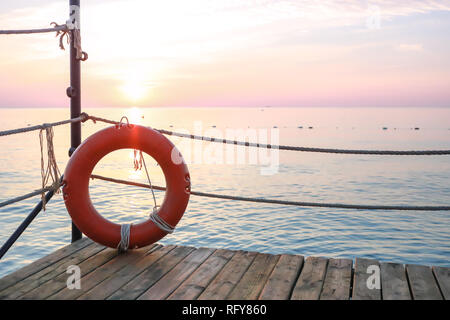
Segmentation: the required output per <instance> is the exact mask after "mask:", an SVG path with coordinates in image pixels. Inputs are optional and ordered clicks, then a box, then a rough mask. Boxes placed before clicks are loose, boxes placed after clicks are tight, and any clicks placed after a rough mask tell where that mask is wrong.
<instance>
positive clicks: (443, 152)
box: [88, 116, 450, 156]
mask: <svg viewBox="0 0 450 320" xmlns="http://www.w3.org/2000/svg"><path fill="white" fill-rule="evenodd" d="M88 118H89V119H90V120H92V121H94V123H95V122H96V121H101V122H105V123H109V124H114V125H117V124H119V122H117V121H113V120H109V119H105V118H99V117H95V116H88ZM152 129H154V130H156V131H158V132H160V133H161V134H164V135H169V136H175V137H180V138H188V139H193V140H201V141H208V142H216V143H224V144H233V145H239V146H245V147H256V148H264V149H279V150H287V151H300V152H319V153H338V154H361V155H395V156H399V155H408V156H425V155H450V150H400V151H396V150H351V149H330V148H312V147H295V146H285V145H273V144H263V143H256V142H248V141H238V140H228V139H219V138H213V137H205V136H199V135H193V134H186V133H179V132H174V131H169V130H165V129H156V128H152Z"/></svg>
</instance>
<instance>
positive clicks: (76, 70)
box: [67, 0, 83, 242]
mask: <svg viewBox="0 0 450 320" xmlns="http://www.w3.org/2000/svg"><path fill="white" fill-rule="evenodd" d="M69 2H70V3H69V4H70V17H69V21H68V22H69V23H70V24H72V25H74V26H75V28H79V27H80V20H79V18H80V0H69ZM69 32H71V33H72V36H71V37H70V39H71V40H70V87H69V88H68V89H67V95H68V96H69V97H70V118H71V119H73V118H77V117H79V116H80V115H81V61H80V60H79V59H77V50H76V48H75V41H74V37H73V30H71V31H69ZM70 141H71V143H70V150H69V157H70V156H71V155H72V153H73V152H74V151H75V149H76V148H77V147H78V146H79V145H80V144H81V123H80V122H75V123H71V125H70ZM82 236H83V235H82V233H81V231H80V230H79V229H78V228H77V226H76V225H75V224H74V223H73V222H72V242H75V241H77V240H80V239H81V238H82Z"/></svg>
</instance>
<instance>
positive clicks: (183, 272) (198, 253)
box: [138, 248, 215, 300]
mask: <svg viewBox="0 0 450 320" xmlns="http://www.w3.org/2000/svg"><path fill="white" fill-rule="evenodd" d="M214 251H215V249H210V248H200V249H197V250H195V251H193V252H192V253H191V254H190V255H188V256H187V257H186V258H185V259H183V261H181V262H180V263H179V264H178V265H177V266H176V267H175V268H173V269H172V270H171V271H170V272H168V273H167V274H166V275H165V276H164V277H162V278H161V279H160V280H159V281H158V282H156V283H155V284H154V285H153V286H151V287H150V288H149V289H148V290H147V291H146V292H144V293H143V294H142V295H141V296H139V298H138V300H163V299H166V298H167V297H168V296H169V295H170V294H171V293H172V292H173V291H175V289H177V288H178V286H179V285H180V284H181V283H182V282H183V281H184V280H185V279H187V278H188V277H189V276H190V275H191V274H192V273H193V272H194V271H195V270H196V269H197V268H198V267H199V266H200V265H201V264H202V263H203V262H204V261H205V260H206V259H207V258H208V257H209V256H210V255H211V254H212V253H213V252H214Z"/></svg>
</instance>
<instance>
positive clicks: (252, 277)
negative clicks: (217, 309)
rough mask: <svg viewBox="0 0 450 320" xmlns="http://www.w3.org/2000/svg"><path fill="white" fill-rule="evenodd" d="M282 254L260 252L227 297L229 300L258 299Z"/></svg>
mask: <svg viewBox="0 0 450 320" xmlns="http://www.w3.org/2000/svg"><path fill="white" fill-rule="evenodd" d="M279 258H280V256H278V255H271V254H266V253H258V255H257V256H256V258H255V260H254V261H253V263H252V264H251V265H250V267H249V268H248V270H247V271H246V272H245V273H244V275H243V276H242V278H241V280H240V281H239V282H238V283H237V284H236V286H235V287H234V289H233V290H232V291H231V292H230V295H229V296H228V297H227V299H228V300H256V299H257V298H258V297H259V295H260V294H261V290H262V289H263V287H264V285H265V284H266V281H267V279H268V278H269V276H270V274H271V272H272V270H273V269H274V267H275V265H276V264H277V262H278V260H279Z"/></svg>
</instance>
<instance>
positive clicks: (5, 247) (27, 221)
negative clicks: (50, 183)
mask: <svg viewBox="0 0 450 320" xmlns="http://www.w3.org/2000/svg"><path fill="white" fill-rule="evenodd" d="M54 193H55V192H54V191H53V190H50V191H49V192H47V194H46V195H45V203H48V202H49V201H50V199H51V198H52V197H53V194H54ZM41 210H42V200H41V201H40V202H39V203H38V205H37V206H36V207H35V208H34V209H33V211H31V212H30V214H29V215H28V217H27V218H26V219H25V220H24V221H23V222H22V223H21V224H20V226H19V227H18V228H17V229H16V231H14V233H13V234H12V235H11V237H9V239H8V240H7V241H6V242H5V244H4V245H3V246H2V247H1V248H0V259H1V258H2V257H3V256H4V255H5V253H6V252H8V250H9V248H11V246H12V245H13V244H14V242H16V240H17V239H18V238H19V237H20V235H21V234H22V233H23V232H24V231H25V229H26V228H27V227H28V226H29V225H30V223H31V222H32V221H33V220H34V218H36V216H37V215H38V213H39V212H41Z"/></svg>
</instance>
